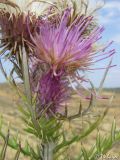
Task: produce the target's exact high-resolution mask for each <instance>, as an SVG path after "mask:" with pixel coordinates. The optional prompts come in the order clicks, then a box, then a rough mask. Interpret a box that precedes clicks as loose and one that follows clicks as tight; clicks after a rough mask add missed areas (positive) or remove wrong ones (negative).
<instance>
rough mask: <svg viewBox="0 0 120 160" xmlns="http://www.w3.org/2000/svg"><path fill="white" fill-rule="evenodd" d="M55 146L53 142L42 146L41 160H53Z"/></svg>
mask: <svg viewBox="0 0 120 160" xmlns="http://www.w3.org/2000/svg"><path fill="white" fill-rule="evenodd" d="M54 148H55V144H54V143H53V142H49V143H45V144H43V160H53V150H54Z"/></svg>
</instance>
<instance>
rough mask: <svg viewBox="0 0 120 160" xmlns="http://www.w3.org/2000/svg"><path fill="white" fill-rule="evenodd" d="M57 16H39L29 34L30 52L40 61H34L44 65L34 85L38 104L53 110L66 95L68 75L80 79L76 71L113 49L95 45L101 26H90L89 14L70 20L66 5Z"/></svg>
mask: <svg viewBox="0 0 120 160" xmlns="http://www.w3.org/2000/svg"><path fill="white" fill-rule="evenodd" d="M58 17H59V21H58V18H56V16H55V17H53V18H52V19H49V17H46V18H44V19H42V18H41V19H39V20H38V22H37V24H36V32H35V33H34V35H33V36H32V34H31V39H32V41H33V43H34V45H35V47H34V55H35V57H36V58H37V59H38V61H40V63H38V65H41V64H44V65H45V66H47V67H46V69H45V72H44V74H42V75H41V76H38V77H39V78H38V79H37V82H38V84H37V85H35V88H36V87H37V86H38V101H39V104H40V105H39V106H42V108H45V107H48V106H49V105H50V110H51V111H52V112H53V113H56V112H57V110H58V108H59V106H61V103H62V102H65V100H66V99H67V97H68V95H69V94H68V90H69V89H68V88H69V87H68V86H69V83H68V81H69V80H68V79H70V78H71V81H72V82H75V81H74V80H75V79H77V81H79V80H80V81H84V78H83V77H79V78H78V76H77V75H76V71H78V70H80V71H86V70H89V69H90V68H89V67H90V66H91V65H92V64H94V63H95V62H98V61H101V60H103V59H106V58H108V57H110V56H112V55H113V54H114V53H115V51H114V50H111V51H109V52H105V51H106V48H107V47H103V48H102V49H99V50H98V49H96V48H97V47H96V46H95V45H96V42H97V41H98V40H99V39H101V33H102V32H103V30H104V28H103V27H93V28H92V29H90V26H91V24H92V23H93V17H91V16H89V17H85V16H83V15H78V16H77V17H76V19H74V20H71V9H66V10H65V11H64V12H63V14H62V15H59V16H58ZM88 31H89V33H88ZM99 53H100V54H99ZM101 56H102V57H101ZM37 74H38V73H37ZM68 77H69V78H68ZM33 88H34V87H33ZM38 109H39V107H38Z"/></svg>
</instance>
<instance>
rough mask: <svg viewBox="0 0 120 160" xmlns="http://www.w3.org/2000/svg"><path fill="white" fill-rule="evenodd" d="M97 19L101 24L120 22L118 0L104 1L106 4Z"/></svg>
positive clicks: (119, 4) (119, 3)
mask: <svg viewBox="0 0 120 160" xmlns="http://www.w3.org/2000/svg"><path fill="white" fill-rule="evenodd" d="M99 20H100V22H101V23H102V24H112V23H115V22H116V21H117V22H120V1H119V2H118V1H109V2H107V1H106V4H105V5H104V7H103V9H102V10H101V14H100V16H99Z"/></svg>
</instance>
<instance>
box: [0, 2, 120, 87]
mask: <svg viewBox="0 0 120 160" xmlns="http://www.w3.org/2000/svg"><path fill="white" fill-rule="evenodd" d="M96 1H97V2H99V3H100V2H101V0H96ZM97 18H98V22H99V24H100V25H102V26H104V28H105V31H104V32H103V34H102V40H101V41H102V42H104V43H105V42H106V43H108V42H110V41H112V40H113V41H114V43H113V45H112V46H111V47H110V49H111V48H115V50H116V54H115V55H114V57H113V65H117V66H116V67H113V68H111V69H110V70H109V73H108V75H107V78H106V80H105V83H104V87H120V0H106V2H105V5H104V6H103V7H102V8H101V9H100V10H99V11H98V12H97ZM109 61H110V59H107V60H105V61H101V62H100V63H99V64H97V65H96V66H94V67H96V68H97V67H106V65H108V63H109ZM4 67H5V68H6V71H7V73H9V71H10V68H11V64H9V63H4ZM104 72H105V70H96V71H94V73H89V74H88V77H89V78H90V79H91V81H92V82H93V83H94V85H95V86H96V87H98V86H99V85H100V81H101V79H102V77H103V74H104ZM3 82H5V79H4V76H3V75H2V73H1V72H0V83H3Z"/></svg>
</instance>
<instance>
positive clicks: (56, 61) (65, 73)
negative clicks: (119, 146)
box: [0, 0, 120, 160]
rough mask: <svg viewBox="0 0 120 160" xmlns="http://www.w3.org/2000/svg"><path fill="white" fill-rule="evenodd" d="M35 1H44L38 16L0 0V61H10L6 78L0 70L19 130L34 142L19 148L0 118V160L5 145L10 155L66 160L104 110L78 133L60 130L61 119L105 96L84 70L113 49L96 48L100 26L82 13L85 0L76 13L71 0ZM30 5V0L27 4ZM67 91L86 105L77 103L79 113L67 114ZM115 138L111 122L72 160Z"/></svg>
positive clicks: (93, 153) (96, 150)
mask: <svg viewBox="0 0 120 160" xmlns="http://www.w3.org/2000/svg"><path fill="white" fill-rule="evenodd" d="M35 2H40V3H47V8H46V9H45V11H44V12H43V13H42V14H40V13H38V12H37V13H35V12H33V11H32V10H30V9H26V10H22V9H21V8H20V6H19V5H17V4H16V3H13V2H12V1H7V0H1V1H0V3H1V8H0V27H1V48H2V50H1V59H2V58H4V59H7V60H8V61H10V62H12V64H13V69H12V70H11V72H10V75H9V76H8V75H7V74H6V72H5V70H4V67H3V65H2V63H1V61H0V66H1V70H2V72H3V74H4V76H5V77H6V79H7V80H8V82H9V83H10V85H11V86H12V87H13V89H14V90H15V91H16V93H17V94H18V95H19V98H20V102H19V103H18V109H19V111H20V112H21V118H22V120H23V121H24V123H25V125H26V128H25V131H26V132H27V134H32V135H33V136H34V138H35V140H36V142H35V144H36V148H35V147H32V146H31V144H30V143H29V141H27V142H26V144H24V145H25V146H23V144H22V145H21V143H22V141H21V140H20V139H19V138H17V136H10V129H8V133H7V136H5V133H4V132H3V131H2V119H1V123H0V124H1V127H0V136H1V137H2V138H3V139H4V145H3V149H2V151H1V160H4V159H5V156H6V150H7V147H8V146H9V147H11V148H12V149H14V150H16V155H15V157H14V159H19V156H20V154H23V155H25V156H28V157H29V158H30V159H32V160H34V159H35V160H40V159H41V160H55V159H56V160H57V159H58V160H62V159H65V160H67V159H70V158H69V157H67V154H66V151H67V150H68V148H69V147H70V146H71V145H72V144H73V143H75V142H78V141H82V139H84V138H85V137H87V136H88V135H89V134H90V133H91V132H92V131H93V130H95V129H96V128H97V127H98V125H99V124H100V123H101V121H102V120H103V118H104V117H105V115H106V113H107V110H105V111H104V112H103V113H102V114H101V115H98V117H97V118H96V119H94V122H93V121H91V123H90V124H89V126H86V125H85V126H84V127H83V128H82V129H81V130H80V133H79V134H72V133H71V135H69V133H66V132H65V130H64V124H65V122H68V121H69V122H71V121H72V120H74V119H76V118H80V119H81V118H82V119H83V117H84V116H86V115H87V114H88V113H89V112H90V111H91V108H92V106H93V102H94V99H95V98H103V99H104V98H105V97H102V96H101V95H98V94H97V93H96V91H95V88H94V86H93V84H92V82H91V80H89V79H88V78H86V76H85V73H86V72H87V71H91V70H94V68H92V66H93V64H95V63H97V62H100V61H102V60H104V59H107V58H110V57H112V56H113V55H114V53H115V50H114V49H112V50H109V45H111V42H110V43H109V44H106V45H105V46H103V47H102V48H101V47H99V46H97V43H98V41H99V40H100V39H101V38H102V36H101V35H102V32H103V31H104V27H101V26H99V25H98V24H97V23H96V22H95V18H94V16H93V15H92V14H88V12H87V8H88V6H87V5H88V4H87V3H86V2H85V1H80V3H81V7H80V11H79V9H78V8H77V2H76V1H72V0H71V1H70V3H69V2H67V1H62V2H60V1H58V2H55V3H52V2H48V1H42V0H40V1H35ZM33 3H34V1H30V2H29V3H28V4H27V6H30V5H31V4H33ZM3 5H5V8H4V7H3ZM7 7H8V8H7ZM96 46H97V47H96ZM110 67H113V65H111V63H110V64H109V66H108V67H106V68H107V70H108V69H109V68H110ZM14 73H16V74H17V76H18V77H19V79H20V80H21V81H22V84H23V85H22V87H21V85H20V84H19V83H17V82H16V80H15V78H14V76H13V74H14ZM83 82H85V83H89V84H90V85H91V88H92V89H91V90H89V89H86V91H87V92H88V94H87V95H84V94H83V90H85V87H84V86H83ZM76 86H77V87H76ZM78 86H80V87H78ZM73 91H74V92H75V93H77V94H78V95H79V96H80V98H83V99H85V100H86V101H89V106H88V107H87V108H86V109H83V106H82V104H80V107H79V112H78V113H77V114H75V115H69V113H68V112H69V106H68V105H67V103H68V102H69V100H70V99H71V95H72V93H73ZM90 113H91V114H92V112H90ZM119 139H120V132H119V131H116V124H115V121H114V122H113V125H112V129H111V135H110V136H109V137H106V138H105V139H103V140H101V138H100V135H99V134H98V137H97V139H96V145H95V147H94V148H92V149H91V150H90V151H87V149H85V148H84V147H81V148H80V155H78V156H76V157H74V159H76V160H77V159H85V160H87V159H90V160H94V159H96V155H97V154H102V153H103V154H104V153H106V152H107V151H108V150H109V149H110V148H111V147H112V145H113V144H114V143H115V142H117V141H119Z"/></svg>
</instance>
